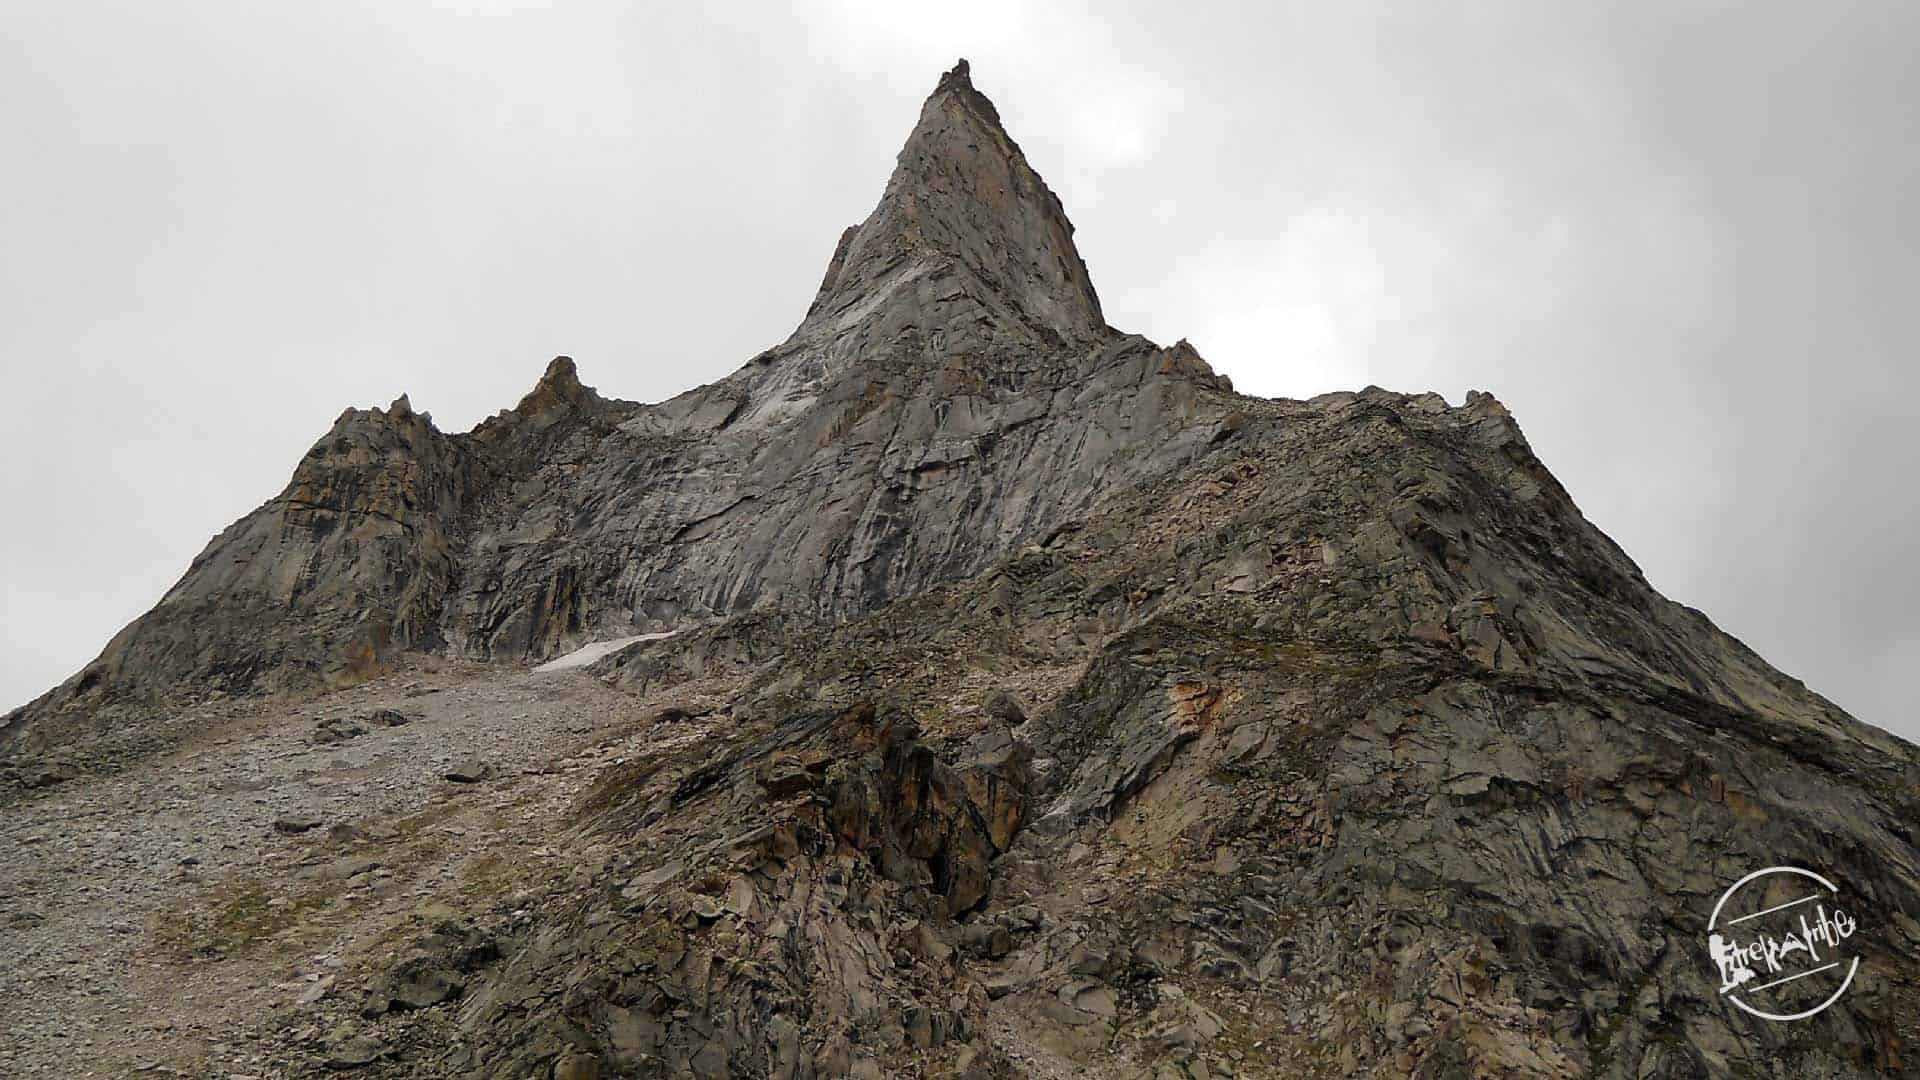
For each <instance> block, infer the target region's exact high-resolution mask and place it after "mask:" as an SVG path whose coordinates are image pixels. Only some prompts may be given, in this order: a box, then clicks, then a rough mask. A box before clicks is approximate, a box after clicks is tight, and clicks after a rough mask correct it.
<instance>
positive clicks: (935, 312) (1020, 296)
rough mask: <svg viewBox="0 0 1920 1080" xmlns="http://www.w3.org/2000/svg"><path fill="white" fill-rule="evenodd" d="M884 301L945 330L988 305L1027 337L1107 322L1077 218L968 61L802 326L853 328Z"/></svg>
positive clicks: (1102, 326)
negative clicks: (979, 85) (1006, 124)
mask: <svg viewBox="0 0 1920 1080" xmlns="http://www.w3.org/2000/svg"><path fill="white" fill-rule="evenodd" d="M885 306H892V307H895V308H900V307H902V306H904V307H905V308H906V309H908V312H909V313H910V314H911V316H912V318H913V319H914V320H915V321H916V322H917V329H920V330H922V331H924V332H927V333H929V334H931V335H934V336H936V337H939V336H942V335H943V334H944V333H945V332H946V331H948V330H949V329H951V328H953V327H954V326H956V325H959V324H963V323H964V324H968V325H970V326H973V325H977V324H978V323H979V322H980V315H981V311H980V309H981V308H986V309H987V311H988V314H989V321H991V322H994V323H999V324H1003V325H1002V327H1001V329H1004V330H1008V331H1012V332H1015V333H1018V334H1021V335H1023V336H1025V335H1040V336H1044V337H1048V338H1057V339H1061V340H1064V341H1086V340H1091V339H1095V338H1098V337H1100V336H1102V335H1103V334H1105V333H1106V332H1107V327H1106V320H1105V319H1104V318H1102V316H1101V313H1100V298H1099V297H1098V296H1096V295H1095V294H1094V290H1093V283H1092V282H1091V281H1089V280H1088V278H1087V268H1086V264H1085V263H1083V262H1081V260H1080V253H1079V252H1078V251H1076V250H1075V249H1074V246H1073V224H1072V223H1071V222H1069V221H1068V220H1067V215H1066V211H1065V210H1064V209H1063V208H1062V207H1061V205H1060V200H1059V198H1058V197H1056V196H1055V195H1054V193H1053V191H1052V190H1051V189H1049V188H1048V187H1047V185H1046V181H1044V180H1042V179H1041V178H1040V175H1039V174H1038V173H1036V172H1034V170H1033V167H1032V166H1031V165H1029V164H1027V157H1026V155H1025V154H1024V153H1022V152H1021V151H1020V147H1019V145H1018V144H1016V143H1015V142H1014V141H1013V139H1012V138H1011V137H1010V136H1008V134H1007V132H1006V129H1005V128H1003V127H1001V126H1000V113H999V110H997V109H995V108H994V106H993V102H991V101H989V100H987V98H986V95H984V94H982V93H980V92H979V91H978V90H975V89H974V87H973V80H972V78H971V76H970V73H969V70H968V66H967V62H966V61H965V60H961V61H960V62H959V63H958V64H957V65H955V67H954V68H953V70H951V71H949V72H947V73H946V74H945V75H942V76H941V77H940V82H939V85H937V86H936V87H934V91H933V94H932V96H931V97H929V98H927V101H926V104H925V105H924V106H922V108H921V110H920V119H919V122H918V123H917V124H915V125H914V129H913V132H912V134H910V135H908V136H907V142H906V145H905V146H904V147H902V148H901V150H900V155H899V158H898V160H897V164H896V165H895V167H894V171H893V176H892V178H891V179H890V180H888V182H887V188H886V192H885V194H883V195H882V196H881V198H880V204H879V206H877V207H875V208H874V211H873V213H872V214H871V215H870V216H869V217H868V218H867V220H866V221H865V222H864V223H862V224H861V225H859V226H857V227H855V228H852V229H849V230H847V232H846V233H845V234H844V235H843V236H842V237H841V239H840V244H839V247H838V249H837V250H836V251H835V253H834V257H833V261H832V263H831V264H830V265H829V267H828V270H827V275H826V279H825V280H824V281H822V282H821V285H820V292H819V295H818V297H817V298H816V299H815V300H814V304H813V307H812V308H811V309H810V310H809V312H808V318H807V322H806V323H804V324H802V327H801V331H800V333H799V334H797V335H796V337H811V336H815V334H813V333H810V331H820V330H844V329H846V328H848V326H849V324H850V323H852V322H855V321H864V320H865V318H866V316H868V315H870V314H871V313H873V312H875V311H877V310H879V309H880V308H882V307H885Z"/></svg>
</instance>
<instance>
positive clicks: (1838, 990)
mask: <svg viewBox="0 0 1920 1080" xmlns="http://www.w3.org/2000/svg"><path fill="white" fill-rule="evenodd" d="M1859 925H1860V924H1859V922H1858V921H1857V920H1856V919H1855V918H1854V917H1853V915H1852V914H1851V913H1849V912H1848V911H1847V910H1846V909H1845V908H1844V907H1843V906H1842V904H1841V896H1840V890H1839V888H1838V887H1836V886H1835V885H1834V883H1833V882H1831V881H1828V880H1827V879H1826V878H1823V877H1821V876H1820V875H1819V874H1816V873H1814V872H1813V871H1811V870H1802V869H1800V868H1799V867H1795V866H1769V867H1767V868H1766V869H1765V870H1755V871H1754V872H1753V873H1751V874H1748V875H1747V876H1746V877H1743V878H1741V879H1740V880H1739V881H1736V882H1734V883H1733V887H1732V888H1730V889H1728V890H1727V891H1726V892H1724V893H1722V894H1721V895H1720V902H1719V903H1717V904H1715V905H1713V916H1712V917H1711V918H1709V919H1708V920H1707V954H1708V955H1709V956H1711V957H1712V958H1713V963H1714V966H1715V967H1717V968H1718V969H1719V972H1720V994H1721V996H1722V997H1725V998H1726V999H1727V1000H1728V1001H1731V1002H1733V1003H1734V1005H1736V1006H1738V1007H1739V1008H1741V1009H1742V1010H1744V1011H1746V1012H1749V1013H1752V1014H1753V1015H1755V1016H1758V1017H1760V1018H1761V1019H1763V1020H1805V1019H1806V1018H1807V1017H1809V1016H1813V1015H1815V1014H1817V1013H1819V1012H1821V1011H1822V1010H1824V1009H1825V1008H1826V1007H1827V1006H1829V1005H1831V1004H1833V1003H1834V1002H1836V1001H1838V1000H1840V995H1841V994H1844V993H1846V992H1847V987H1849V986H1852V985H1853V976H1854V973H1856V972H1858V971H1859V970H1860V957H1859V956H1857V955H1854V954H1853V953H1852V952H1851V951H1850V950H1849V949H1848V947H1847V939H1848V938H1851V937H1852V936H1853V933H1854V931H1855V930H1857V929H1859Z"/></svg>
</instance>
